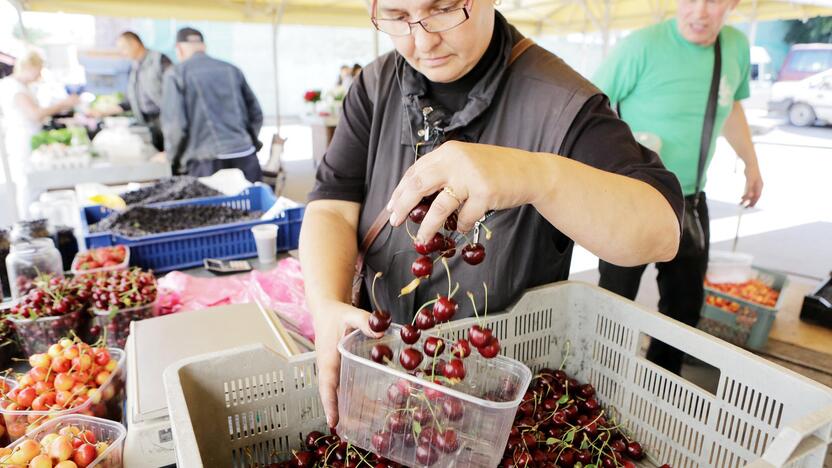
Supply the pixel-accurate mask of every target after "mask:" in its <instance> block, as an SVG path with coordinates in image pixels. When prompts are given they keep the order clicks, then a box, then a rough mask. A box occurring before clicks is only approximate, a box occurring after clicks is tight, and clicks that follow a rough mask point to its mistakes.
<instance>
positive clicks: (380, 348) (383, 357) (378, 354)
mask: <svg viewBox="0 0 832 468" xmlns="http://www.w3.org/2000/svg"><path fill="white" fill-rule="evenodd" d="M370 359H372V360H373V362H377V363H379V364H385V363H387V362H389V361H392V360H393V350H391V349H390V347H389V346H387V345H386V344H381V343H379V344H377V345H375V346H373V349H372V350H370Z"/></svg>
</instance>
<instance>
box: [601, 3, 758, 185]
mask: <svg viewBox="0 0 832 468" xmlns="http://www.w3.org/2000/svg"><path fill="white" fill-rule="evenodd" d="M720 46H721V48H722V78H721V80H720V85H719V100H718V101H719V102H718V106H717V114H716V122H715V124H714V136H713V141H712V143H711V147H710V150H709V153H708V164H710V160H711V157H712V156H713V154H714V148H715V146H716V144H715V143H714V142H715V141H716V138H717V136H718V135H719V134H720V132H721V131H722V126H723V124H724V123H725V120H726V119H727V118H728V115H729V114H730V113H731V109H732V107H733V104H734V101H739V100H742V99H745V98H747V97H748V95H749V89H748V77H749V71H750V67H751V65H750V63H751V53H750V50H749V47H748V40H747V39H746V37H745V35H743V33H742V32H740V31H739V30H737V29H735V28H733V27H730V26H727V27H724V28H723V29H722V32H721V33H720ZM713 67H714V47H713V46H712V45H711V46H708V47H703V46H700V45H696V44H693V43H690V42H688V41H686V40H685V39H684V38H683V37H682V35H681V34H680V33H679V30H678V29H677V27H676V20H675V19H671V20H667V21H664V22H661V23H658V24H656V25H653V26H650V27H647V28H644V29H641V30H639V31H636V32H634V33H632V34H630V35H629V36H627V37H626V38H624V39H623V40H622V41H621V43H620V44H619V45H618V46H617V47H616V48H615V50H614V51H613V52H612V53H611V54H610V56H609V57H608V58H607V59H606V60H605V61H604V63H603V64H602V65H601V67H600V68H599V69H598V71H597V72H596V73H595V76H594V79H593V82H594V83H595V85H596V86H598V87H599V88H600V89H601V90H603V91H604V93H606V95H607V96H609V98H610V102H611V104H612V106H613V108H615V107H616V106H619V109H620V111H621V117H622V118H623V119H624V120H625V121H626V122H627V124H629V125H630V128H631V129H632V131H633V132H634V133H636V132H646V133H650V134H652V135H655V136H657V137H659V139H660V140H661V151H660V153H661V154H660V156H661V158H662V162H664V165H665V166H666V167H667V168H668V169H669V170H671V171H672V172H673V173H674V174H676V177H678V178H679V182H680V183H681V185H682V190H683V191H684V193H685V195H691V194H693V193H694V191H695V186H696V165H697V162H698V160H699V146H700V141H701V139H702V125H703V123H704V121H705V107H706V106H707V103H708V92H709V91H710V88H711V77H712V76H713V70H714V68H713ZM705 167H706V168H707V164H706V166H705ZM704 185H705V177H704V174H703V178H702V186H703V187H704Z"/></svg>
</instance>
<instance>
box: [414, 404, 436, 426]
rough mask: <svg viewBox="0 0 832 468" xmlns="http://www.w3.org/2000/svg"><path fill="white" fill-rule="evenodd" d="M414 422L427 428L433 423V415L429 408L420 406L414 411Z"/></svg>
mask: <svg viewBox="0 0 832 468" xmlns="http://www.w3.org/2000/svg"><path fill="white" fill-rule="evenodd" d="M413 420H414V421H416V422H418V423H419V424H421V425H422V426H427V425H428V424H430V423H431V421H433V413H431V411H430V409H429V408H427V407H424V406H420V407H418V408H416V410H414V411H413Z"/></svg>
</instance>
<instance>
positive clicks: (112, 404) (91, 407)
mask: <svg viewBox="0 0 832 468" xmlns="http://www.w3.org/2000/svg"><path fill="white" fill-rule="evenodd" d="M108 350H109V351H110V358H111V359H115V360H116V362H118V365H117V366H116V369H115V370H114V371H113V373H112V375H110V378H109V379H107V381H106V382H104V385H102V386H101V387H99V388H98V390H99V394H98V395H99V396H98V398H90V399H88V400H87V401H85V402H84V403H82V404H81V405H78V406H76V407H73V408H67V409H65V410H63V411H35V410H7V409H5V408H3V407H2V406H0V413H2V414H3V420H4V422H5V425H6V429H7V431H8V434H9V439H10V440H11V441H12V442H14V441H15V440H17V439H19V438H20V437H22V436H24V435H26V434H27V433H29V432H31V431H33V430H35V429H37V428H38V427H40V426H41V425H43V424H45V423H47V422H49V421H52V420H53V419H55V418H58V417H60V416H66V415H86V416H95V417H97V418H103V419H109V420H111V421H121V417H122V412H123V411H122V406H123V403H124V378H125V372H124V366H125V361H124V351H122V350H120V349H118V348H108ZM3 380H4V381H5V382H6V383H7V384H8V386H9V390H11V389H14V388H15V387H16V386H17V381H16V380H15V379H12V378H8V377H6V378H3Z"/></svg>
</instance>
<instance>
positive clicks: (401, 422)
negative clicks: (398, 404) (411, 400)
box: [387, 411, 411, 434]
mask: <svg viewBox="0 0 832 468" xmlns="http://www.w3.org/2000/svg"><path fill="white" fill-rule="evenodd" d="M410 424H411V423H410V415H409V414H408V413H406V412H404V411H396V412H394V413H393V414H391V415H390V417H389V419H388V420H387V427H388V428H390V432H392V433H393V434H404V433H405V432H410Z"/></svg>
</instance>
